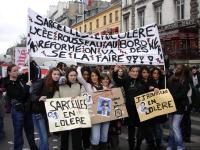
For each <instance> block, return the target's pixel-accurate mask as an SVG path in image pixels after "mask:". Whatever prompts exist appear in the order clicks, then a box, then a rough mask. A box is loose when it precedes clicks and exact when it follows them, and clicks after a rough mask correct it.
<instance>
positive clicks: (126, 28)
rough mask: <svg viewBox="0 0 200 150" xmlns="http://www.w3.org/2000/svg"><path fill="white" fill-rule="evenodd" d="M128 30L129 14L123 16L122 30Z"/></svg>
mask: <svg viewBox="0 0 200 150" xmlns="http://www.w3.org/2000/svg"><path fill="white" fill-rule="evenodd" d="M127 31H129V15H128V16H126V17H124V32H127Z"/></svg>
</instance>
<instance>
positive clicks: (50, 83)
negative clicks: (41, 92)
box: [44, 68, 60, 92]
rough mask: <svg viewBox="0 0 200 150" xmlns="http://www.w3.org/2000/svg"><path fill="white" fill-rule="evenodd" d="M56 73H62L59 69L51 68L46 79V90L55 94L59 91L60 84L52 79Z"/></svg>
mask: <svg viewBox="0 0 200 150" xmlns="http://www.w3.org/2000/svg"><path fill="white" fill-rule="evenodd" d="M54 71H58V72H60V70H59V69H58V68H51V69H50V70H49V72H48V74H47V76H46V77H45V79H44V88H46V89H48V91H50V92H55V91H58V90H59V86H58V82H55V81H54V80H53V79H52V73H53V72H54Z"/></svg>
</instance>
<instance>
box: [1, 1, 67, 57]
mask: <svg viewBox="0 0 200 150" xmlns="http://www.w3.org/2000/svg"><path fill="white" fill-rule="evenodd" d="M58 1H59V0H1V5H0V54H2V53H5V52H6V50H7V48H9V47H10V46H13V45H14V44H15V43H16V42H17V41H19V39H20V36H21V35H26V29H27V12H28V8H31V9H33V10H34V11H36V12H37V13H39V14H41V15H43V16H44V15H46V14H47V10H48V9H49V6H50V5H56V4H57V2H58ZM61 1H67V0H61Z"/></svg>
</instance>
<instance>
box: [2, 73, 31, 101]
mask: <svg viewBox="0 0 200 150" xmlns="http://www.w3.org/2000/svg"><path fill="white" fill-rule="evenodd" d="M3 87H4V88H5V90H6V93H7V96H8V98H9V99H10V100H17V101H19V102H21V103H25V102H27V100H28V98H29V88H30V86H28V85H26V82H25V81H24V80H23V78H21V76H19V77H18V78H17V80H16V81H11V80H10V79H9V78H8V77H6V78H4V80H3Z"/></svg>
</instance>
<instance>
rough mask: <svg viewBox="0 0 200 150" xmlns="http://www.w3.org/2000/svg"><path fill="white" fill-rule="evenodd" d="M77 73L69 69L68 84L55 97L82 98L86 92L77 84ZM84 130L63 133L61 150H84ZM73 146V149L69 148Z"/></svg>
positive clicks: (73, 69) (61, 87) (62, 86)
mask: <svg viewBox="0 0 200 150" xmlns="http://www.w3.org/2000/svg"><path fill="white" fill-rule="evenodd" d="M77 74H78V73H77V71H76V69H75V68H69V69H68V71H67V73H66V79H67V80H66V82H65V84H62V85H60V86H59V91H57V92H56V93H55V95H54V97H59V98H64V97H77V96H81V95H82V93H84V92H85V89H84V88H83V86H81V85H80V84H79V83H78V82H77ZM69 133H71V139H72V144H71V143H69V135H70V134H69ZM81 134H82V130H81V129H80V128H79V129H73V130H70V131H62V132H61V150H68V149H72V150H82V149H83V147H82V136H81ZM69 145H72V148H69Z"/></svg>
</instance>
